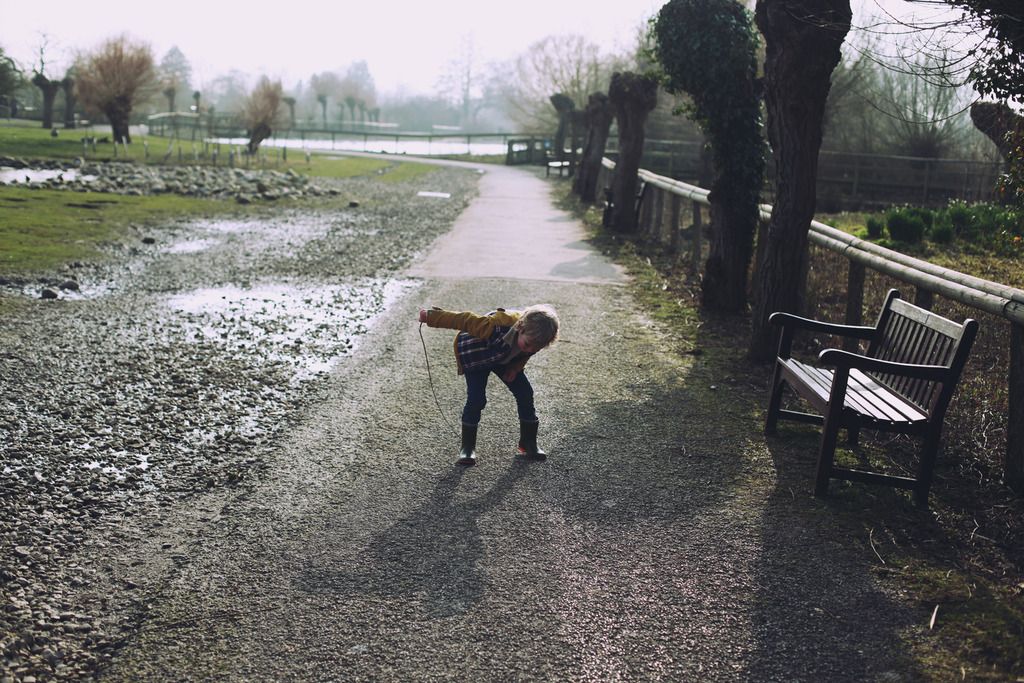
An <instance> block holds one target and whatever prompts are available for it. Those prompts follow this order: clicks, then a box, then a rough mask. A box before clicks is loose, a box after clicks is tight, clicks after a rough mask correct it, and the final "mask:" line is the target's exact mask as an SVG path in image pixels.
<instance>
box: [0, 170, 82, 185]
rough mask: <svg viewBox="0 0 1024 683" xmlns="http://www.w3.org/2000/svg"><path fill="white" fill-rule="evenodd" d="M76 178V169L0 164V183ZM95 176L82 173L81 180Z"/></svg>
mask: <svg viewBox="0 0 1024 683" xmlns="http://www.w3.org/2000/svg"><path fill="white" fill-rule="evenodd" d="M77 178H78V171H75V170H66V171H65V170H61V169H49V168H11V167H10V166H0V183H3V184H7V183H18V184H23V183H26V184H27V183H44V182H46V181H48V180H56V179H60V180H65V181H68V182H70V181H72V180H75V179H77ZM95 179H96V176H89V175H84V176H82V180H95Z"/></svg>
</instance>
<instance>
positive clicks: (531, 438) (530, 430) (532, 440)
mask: <svg viewBox="0 0 1024 683" xmlns="http://www.w3.org/2000/svg"><path fill="white" fill-rule="evenodd" d="M539 426H540V423H539V422H520V423H519V455H521V456H523V457H524V458H526V459H527V460H544V459H545V458H547V457H548V454H547V453H545V452H544V451H542V450H541V449H540V448H539V447H538V446H537V428H538V427H539Z"/></svg>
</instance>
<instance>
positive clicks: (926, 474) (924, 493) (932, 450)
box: [914, 429, 940, 510]
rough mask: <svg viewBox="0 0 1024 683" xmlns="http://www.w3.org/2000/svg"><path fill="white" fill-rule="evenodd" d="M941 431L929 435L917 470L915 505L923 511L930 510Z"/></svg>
mask: <svg viewBox="0 0 1024 683" xmlns="http://www.w3.org/2000/svg"><path fill="white" fill-rule="evenodd" d="M939 436H940V433H939V430H937V429H936V430H935V431H934V433H928V434H926V435H925V437H924V443H923V444H922V446H921V462H920V463H919V464H918V469H917V486H915V487H914V504H915V505H917V507H919V508H921V509H922V510H927V509H928V492H929V490H931V486H932V471H933V470H934V469H935V460H936V457H937V456H938V452H939Z"/></svg>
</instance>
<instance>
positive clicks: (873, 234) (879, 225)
mask: <svg viewBox="0 0 1024 683" xmlns="http://www.w3.org/2000/svg"><path fill="white" fill-rule="evenodd" d="M867 229H868V237H870V238H871V239H873V240H877V239H878V238H879V237H881V236H882V232H883V231H884V230H885V223H884V222H883V221H882V219H881V218H879V217H878V216H868V220H867Z"/></svg>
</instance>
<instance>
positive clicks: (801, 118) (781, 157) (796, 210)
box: [750, 0, 852, 360]
mask: <svg viewBox="0 0 1024 683" xmlns="http://www.w3.org/2000/svg"><path fill="white" fill-rule="evenodd" d="M755 17H756V20H757V26H758V28H760V29H761V35H763V36H764V39H765V47H766V49H765V76H764V77H765V103H766V105H767V112H768V139H769V141H770V142H771V146H772V153H773V154H774V155H775V204H774V206H773V207H772V217H771V221H770V223H769V224H768V228H767V230H764V231H762V234H761V238H762V239H764V245H763V246H762V247H761V248H759V252H760V253H761V254H762V256H761V261H760V263H759V264H758V267H757V270H756V277H757V282H756V283H755V288H754V314H753V318H752V330H751V339H750V355H751V357H752V358H754V359H757V360H766V359H768V358H770V357H772V356H773V355H774V354H775V348H774V346H775V345H774V340H775V333H774V330H773V328H772V325H771V324H770V323H769V322H768V318H769V316H771V314H772V313H773V312H775V311H787V312H790V313H799V312H800V309H801V303H802V299H803V294H804V290H805V287H806V282H807V264H808V237H807V233H808V232H809V231H810V228H811V219H812V218H813V217H814V205H815V202H816V200H817V196H816V182H817V175H818V151H819V150H820V148H821V136H822V120H823V118H824V114H825V100H826V99H827V98H828V92H829V87H830V85H831V81H830V77H831V75H832V70H833V69H834V68H835V67H836V64H838V63H839V59H840V52H839V48H840V46H841V45H842V44H843V40H844V39H845V38H846V34H847V32H848V31H849V30H850V20H851V18H852V12H851V11H850V0H813V1H811V0H757V9H756V11H755Z"/></svg>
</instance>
